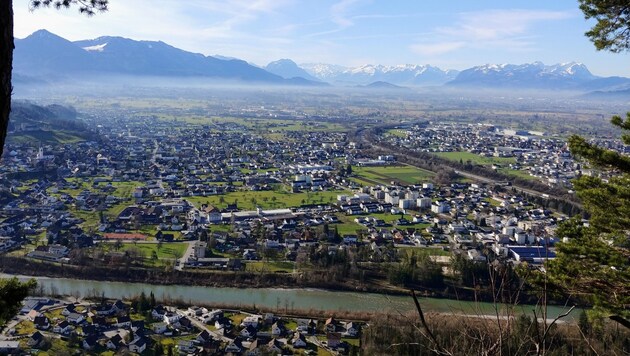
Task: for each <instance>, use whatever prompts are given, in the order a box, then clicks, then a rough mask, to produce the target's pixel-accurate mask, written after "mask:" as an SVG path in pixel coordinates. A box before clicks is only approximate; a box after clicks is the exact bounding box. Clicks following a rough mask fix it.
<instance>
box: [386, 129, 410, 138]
mask: <svg viewBox="0 0 630 356" xmlns="http://www.w3.org/2000/svg"><path fill="white" fill-rule="evenodd" d="M386 134H387V135H392V136H397V137H402V138H407V132H406V131H405V130H401V129H391V130H387V132H386Z"/></svg>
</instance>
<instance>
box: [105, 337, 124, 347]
mask: <svg viewBox="0 0 630 356" xmlns="http://www.w3.org/2000/svg"><path fill="white" fill-rule="evenodd" d="M105 346H106V347H107V348H108V349H110V350H118V349H120V348H121V347H123V346H125V341H124V340H123V338H122V336H120V334H116V335H114V336H112V337H111V338H109V340H107V343H106V344H105Z"/></svg>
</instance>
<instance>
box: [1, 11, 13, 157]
mask: <svg viewBox="0 0 630 356" xmlns="http://www.w3.org/2000/svg"><path fill="white" fill-rule="evenodd" d="M13 48H14V44H13V0H0V156H2V152H4V140H5V138H6V136H7V128H8V126H9V113H10V112H11V92H12V91H13V87H12V86H11V72H12V71H13Z"/></svg>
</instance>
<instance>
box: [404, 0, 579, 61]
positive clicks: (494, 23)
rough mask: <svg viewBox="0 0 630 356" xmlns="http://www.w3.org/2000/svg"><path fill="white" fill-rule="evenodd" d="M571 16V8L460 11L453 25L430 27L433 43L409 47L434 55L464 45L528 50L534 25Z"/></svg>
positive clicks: (530, 48)
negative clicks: (567, 9) (432, 28)
mask: <svg viewBox="0 0 630 356" xmlns="http://www.w3.org/2000/svg"><path fill="white" fill-rule="evenodd" d="M574 16H575V12H574V11H547V10H520V9H512V10H484V11H475V12H466V13H460V14H459V15H458V16H457V19H458V20H457V22H456V23H455V24H454V25H452V26H447V27H438V28H436V29H434V31H433V32H434V33H433V38H435V41H434V42H421V43H417V44H413V45H411V46H410V49H411V50H412V51H414V52H415V53H418V54H423V55H436V56H437V55H440V54H445V53H448V52H452V51H455V50H458V49H461V48H464V47H467V48H477V49H481V48H483V49H497V48H498V49H501V50H506V51H511V52H523V51H532V50H535V41H534V37H532V36H531V35H529V32H530V31H531V30H532V28H533V26H534V25H535V24H537V23H539V22H543V21H558V20H564V19H568V18H571V17H574Z"/></svg>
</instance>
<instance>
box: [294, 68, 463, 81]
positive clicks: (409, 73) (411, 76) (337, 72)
mask: <svg viewBox="0 0 630 356" xmlns="http://www.w3.org/2000/svg"><path fill="white" fill-rule="evenodd" d="M302 68H304V69H305V70H306V71H307V72H308V73H309V74H311V75H312V76H314V77H315V78H318V79H321V80H325V81H329V82H333V83H346V84H367V83H373V82H376V81H383V82H388V83H392V84H396V85H441V84H444V83H446V82H448V81H450V80H452V79H454V78H455V76H456V75H457V73H458V72H457V71H454V70H442V69H440V68H438V67H434V66H430V65H415V64H403V65H396V66H384V65H373V64H366V65H363V66H359V67H354V68H347V67H342V66H336V65H330V64H321V63H317V64H313V63H307V64H303V65H302Z"/></svg>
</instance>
